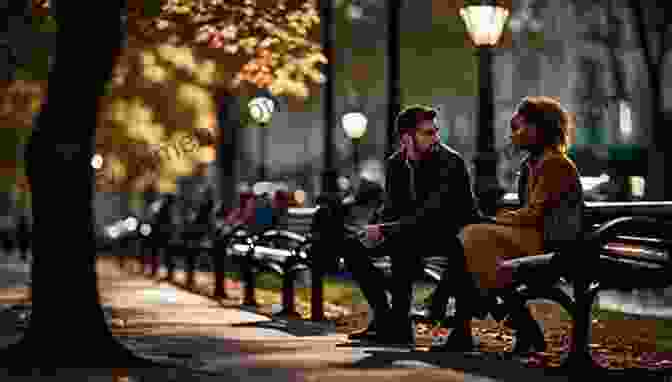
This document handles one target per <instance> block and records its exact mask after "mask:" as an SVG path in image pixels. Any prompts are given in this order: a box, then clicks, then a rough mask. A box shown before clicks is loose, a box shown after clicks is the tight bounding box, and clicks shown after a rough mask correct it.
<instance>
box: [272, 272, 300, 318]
mask: <svg viewBox="0 0 672 382" xmlns="http://www.w3.org/2000/svg"><path fill="white" fill-rule="evenodd" d="M291 268H292V267H291V264H290V266H288V267H286V268H285V272H284V274H283V276H282V310H281V311H280V312H279V313H277V314H276V315H277V316H282V317H291V318H301V315H300V314H299V313H298V312H297V311H296V307H295V304H294V300H295V295H294V282H295V280H296V271H295V270H292V269H291Z"/></svg>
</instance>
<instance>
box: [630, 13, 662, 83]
mask: <svg viewBox="0 0 672 382" xmlns="http://www.w3.org/2000/svg"><path fill="white" fill-rule="evenodd" d="M628 6H629V8H630V11H631V12H632V15H633V16H634V17H633V18H634V21H635V30H636V31H637V36H638V37H639V43H640V45H641V47H642V53H643V55H644V62H645V64H646V66H647V68H648V72H649V78H650V79H651V80H652V81H653V80H657V77H658V66H657V64H658V60H654V58H653V55H652V52H651V47H650V46H649V39H648V31H647V28H646V21H645V20H644V9H643V8H642V5H641V3H640V2H639V1H637V0H628ZM651 86H655V84H653V83H652V84H651Z"/></svg>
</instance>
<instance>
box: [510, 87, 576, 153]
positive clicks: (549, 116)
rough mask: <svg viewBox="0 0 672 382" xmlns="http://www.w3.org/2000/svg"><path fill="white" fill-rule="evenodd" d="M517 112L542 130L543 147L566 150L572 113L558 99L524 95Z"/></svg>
mask: <svg viewBox="0 0 672 382" xmlns="http://www.w3.org/2000/svg"><path fill="white" fill-rule="evenodd" d="M517 112H518V114H520V115H522V116H523V118H525V120H526V121H527V122H528V123H531V124H534V125H535V126H536V127H537V128H538V129H540V130H541V131H542V142H543V145H544V147H555V148H556V149H558V150H560V151H561V152H563V153H566V152H567V150H568V148H569V144H570V134H571V132H572V130H573V129H574V115H573V114H572V113H570V112H569V111H567V110H565V109H564V108H563V107H562V105H561V104H560V102H559V101H558V100H556V99H554V98H551V97H546V96H535V97H532V96H530V97H525V98H523V100H522V102H521V103H520V104H519V105H518V108H517Z"/></svg>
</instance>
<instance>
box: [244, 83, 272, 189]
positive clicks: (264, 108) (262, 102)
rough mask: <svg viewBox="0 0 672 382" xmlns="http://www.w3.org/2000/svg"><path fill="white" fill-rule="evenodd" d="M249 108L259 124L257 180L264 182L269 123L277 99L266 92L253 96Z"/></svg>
mask: <svg viewBox="0 0 672 382" xmlns="http://www.w3.org/2000/svg"><path fill="white" fill-rule="evenodd" d="M247 108H248V110H249V112H250V116H251V117H252V119H253V120H254V121H255V122H257V124H259V128H260V130H259V135H257V136H258V137H259V145H258V150H259V167H258V170H257V178H258V179H257V180H258V181H260V182H262V181H264V180H265V179H266V155H267V152H268V125H269V123H270V122H271V117H272V116H273V112H274V111H275V100H274V99H273V97H272V96H271V95H270V94H268V92H265V93H264V94H262V95H259V96H257V97H255V98H253V99H252V100H251V101H250V102H249V103H248V104H247Z"/></svg>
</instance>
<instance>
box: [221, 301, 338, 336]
mask: <svg viewBox="0 0 672 382" xmlns="http://www.w3.org/2000/svg"><path fill="white" fill-rule="evenodd" d="M239 309H240V308H239ZM241 310H245V309H241ZM269 318H270V321H262V322H250V323H240V324H232V325H230V326H231V327H237V328H244V327H248V328H264V329H276V330H279V331H282V332H285V333H287V334H291V335H293V336H296V337H311V336H322V335H328V334H335V333H336V327H335V325H333V324H332V323H321V322H317V323H316V322H311V321H307V320H301V319H284V318H277V317H269Z"/></svg>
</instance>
